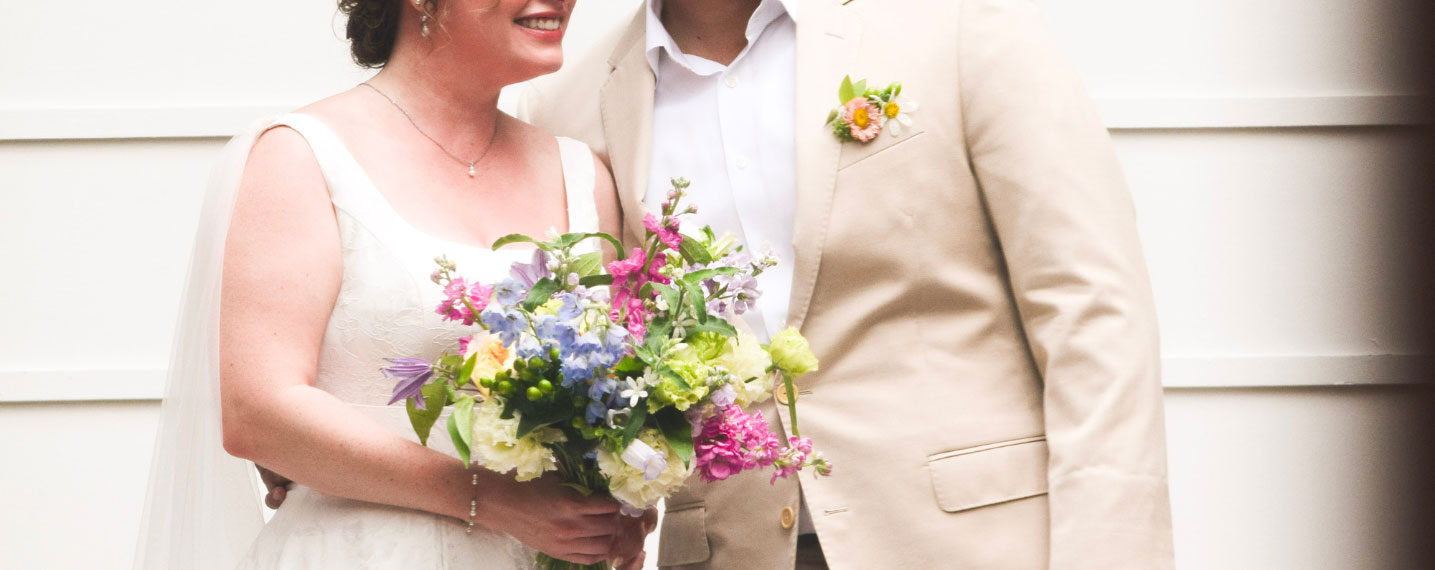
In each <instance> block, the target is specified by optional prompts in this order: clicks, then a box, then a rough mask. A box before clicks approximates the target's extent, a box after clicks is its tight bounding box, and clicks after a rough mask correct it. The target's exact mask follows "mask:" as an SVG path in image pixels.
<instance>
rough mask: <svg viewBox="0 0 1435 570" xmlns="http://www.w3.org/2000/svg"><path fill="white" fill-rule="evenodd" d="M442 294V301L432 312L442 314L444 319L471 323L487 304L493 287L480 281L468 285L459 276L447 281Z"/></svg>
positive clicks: (475, 320) (476, 319)
mask: <svg viewBox="0 0 1435 570" xmlns="http://www.w3.org/2000/svg"><path fill="white" fill-rule="evenodd" d="M443 295H444V300H443V302H441V303H439V305H438V309H437V310H435V311H434V312H435V313H438V314H440V315H443V318H444V320H448V321H462V322H463V324H465V325H473V324H474V323H475V322H477V321H478V313H480V312H483V309H484V307H487V306H488V300H489V299H490V298H492V297H493V289H492V288H490V287H485V286H484V285H483V284H481V283H474V284H472V285H469V284H468V283H466V282H464V280H463V278H462V277H459V278H456V279H454V280H453V281H449V283H448V285H447V286H445V287H444V288H443Z"/></svg>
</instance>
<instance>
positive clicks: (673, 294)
mask: <svg viewBox="0 0 1435 570" xmlns="http://www.w3.org/2000/svg"><path fill="white" fill-rule="evenodd" d="M648 284H649V285H652V286H653V290H654V291H657V292H658V294H659V295H662V297H663V301H665V302H667V304H668V310H669V311H676V310H678V305H679V304H681V303H682V302H683V299H682V296H681V295H679V294H678V290H677V288H675V287H673V286H671V285H664V284H662V283H655V282H652V281H649V282H648Z"/></svg>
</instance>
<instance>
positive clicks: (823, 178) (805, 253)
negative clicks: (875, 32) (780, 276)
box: [787, 0, 862, 328]
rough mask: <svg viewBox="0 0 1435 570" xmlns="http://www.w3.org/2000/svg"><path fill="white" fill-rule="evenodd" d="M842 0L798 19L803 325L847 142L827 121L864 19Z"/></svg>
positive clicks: (797, 295)
mask: <svg viewBox="0 0 1435 570" xmlns="http://www.w3.org/2000/svg"><path fill="white" fill-rule="evenodd" d="M842 4H845V2H843V1H842V0H807V1H805V2H803V3H802V8H801V10H802V11H801V12H800V14H799V15H798V21H797V78H796V82H797V85H796V87H797V88H796V96H797V101H796V109H795V112H794V114H793V115H794V121H796V125H795V126H794V129H793V132H794V134H795V139H796V140H795V143H796V145H797V212H796V215H795V216H794V220H793V223H794V228H793V237H792V241H793V250H794V258H795V259H793V261H792V262H793V271H792V297H791V300H790V302H789V304H788V314H787V323H788V325H790V326H794V327H798V328H801V327H802V323H803V321H804V320H805V319H806V316H807V309H808V305H809V303H810V302H811V301H812V288H813V286H814V285H815V284H816V282H817V270H818V266H819V265H820V264H821V261H822V246H823V244H824V243H825V242H826V240H827V220H828V212H829V211H830V210H831V208H832V195H833V190H834V188H835V186H836V181H837V164H838V159H839V158H840V156H841V154H842V143H841V142H839V141H838V140H837V138H836V137H834V136H832V130H831V129H829V128H827V127H826V126H825V125H824V124H823V121H824V120H826V118H827V114H828V112H830V111H831V110H832V109H833V108H835V107H837V104H838V101H837V87H838V86H839V85H840V84H841V83H842V77H843V76H844V75H847V74H848V73H850V72H851V66H852V65H853V64H854V63H855V62H856V58H857V48H858V45H859V43H860V40H861V33H862V28H861V24H860V23H859V22H858V21H857V20H856V18H855V17H853V16H852V15H851V14H849V13H847V12H846V10H845V9H844V8H843V7H842Z"/></svg>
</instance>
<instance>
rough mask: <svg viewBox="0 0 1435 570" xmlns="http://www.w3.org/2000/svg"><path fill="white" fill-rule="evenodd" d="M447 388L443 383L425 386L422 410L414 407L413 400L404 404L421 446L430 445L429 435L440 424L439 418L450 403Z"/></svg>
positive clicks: (410, 399)
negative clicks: (434, 426)
mask: <svg viewBox="0 0 1435 570" xmlns="http://www.w3.org/2000/svg"><path fill="white" fill-rule="evenodd" d="M447 388H448V387H447V386H445V385H444V384H443V383H442V382H435V383H433V384H425V385H424V387H423V395H424V409H422V410H420V409H418V408H417V407H415V406H414V400H413V398H409V399H408V400H407V401H406V402H404V408H406V409H407V410H408V412H409V423H410V424H412V425H413V426H414V433H415V434H417V435H418V436H419V443H421V444H424V445H428V444H429V433H430V432H432V431H433V425H434V424H436V423H438V417H439V416H440V415H442V414H443V407H444V405H445V404H447V403H448V389H447Z"/></svg>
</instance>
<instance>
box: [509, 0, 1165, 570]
mask: <svg viewBox="0 0 1435 570" xmlns="http://www.w3.org/2000/svg"><path fill="white" fill-rule="evenodd" d="M767 1H768V2H776V1H777V0H767ZM679 2H685V3H701V2H712V0H667V3H669V4H676V3H679ZM655 4H656V5H657V6H659V9H661V8H660V7H661V3H652V2H649V3H645V5H644V8H643V9H644V10H649V9H651V7H652V6H653V5H655ZM717 4H722V5H723V6H722V7H716V8H714V9H738V8H734V7H733V6H738V5H747V4H754V5H755V4H756V2H752V3H749V2H718V3H717ZM783 4H785V5H787V7H788V9H789V10H790V11H792V12H794V14H793V20H794V21H795V22H796V34H795V53H796V56H795V57H796V66H795V69H796V73H795V76H794V77H793V82H794V86H795V92H796V97H795V101H794V102H791V103H792V104H794V105H795V107H794V112H793V116H794V118H795V119H794V124H793V125H792V128H793V144H794V145H795V156H796V157H797V159H796V165H795V166H796V185H795V186H796V212H795V215H794V219H793V222H792V223H793V226H794V233H793V235H794V236H795V237H794V240H793V242H794V243H793V246H794V250H795V260H794V275H793V279H792V295H791V297H790V310H789V312H788V318H787V321H788V324H790V325H794V326H800V327H801V329H802V332H803V333H804V334H805V335H806V336H807V337H808V338H809V339H810V340H811V342H812V346H813V348H814V350H815V351H816V352H817V354H818V356H819V357H820V358H821V359H822V366H823V368H822V370H821V371H820V372H818V373H814V374H812V375H810V376H809V377H807V378H804V380H803V382H802V383H801V385H800V388H801V390H802V393H803V396H802V422H803V424H802V427H803V433H804V435H810V436H812V437H813V438H814V439H816V440H819V441H822V442H823V445H824V450H825V451H826V452H827V453H828V454H829V456H830V457H831V459H832V460H833V461H834V463H835V464H836V465H837V472H836V473H835V474H834V476H833V477H830V478H825V479H817V480H814V479H803V480H802V481H801V483H800V487H799V483H798V482H797V481H778V482H777V484H775V485H769V483H768V480H767V478H766V477H763V476H752V475H745V476H738V477H734V478H733V479H730V480H728V481H724V482H721V483H717V484H712V485H701V486H693V487H691V488H690V489H688V490H686V491H684V492H682V493H680V494H679V495H677V496H674V497H673V498H671V499H670V500H669V501H668V509H669V511H668V516H667V517H666V519H665V522H664V528H663V531H662V545H661V547H660V552H659V559H658V561H659V564H660V565H662V566H664V567H684V568H791V567H792V566H793V564H794V556H795V553H796V552H797V550H798V545H799V544H810V543H812V542H815V541H808V540H803V541H799V528H798V526H797V525H794V524H793V522H794V521H793V518H794V517H793V516H792V513H793V512H794V510H795V509H800V508H803V505H805V506H806V507H807V508H808V509H809V510H808V514H810V516H811V519H812V523H813V529H814V530H815V535H816V536H817V537H818V538H819V539H820V549H821V552H822V553H823V554H824V555H825V557H826V560H827V565H828V566H830V567H832V568H842V569H847V568H968V567H970V568H1000V569H1036V568H1054V569H1062V570H1065V569H1078V568H1080V569H1106V568H1131V569H1138V568H1139V569H1151V568H1169V567H1170V566H1171V564H1172V558H1171V536H1170V514H1169V506H1168V497H1167V482H1166V461H1165V449H1164V445H1165V444H1164V422H1163V415H1162V406H1161V397H1162V396H1161V385H1160V378H1159V348H1158V343H1157V331H1156V321H1155V316H1154V310H1153V303H1152V298H1151V291H1150V288H1149V285H1148V280H1147V276H1146V268H1145V264H1144V261H1143V257H1142V252H1141V248H1140V245H1139V243H1138V240H1137V235H1136V227H1135V221H1134V215H1133V206H1132V203H1131V199H1130V196H1129V193H1128V191H1127V188H1126V184H1125V182H1124V180H1123V177H1122V174H1121V171H1120V168H1119V165H1118V164H1117V161H1116V158H1115V155H1114V152H1113V150H1112V147H1111V144H1110V141H1109V139H1108V136H1107V133H1106V131H1105V129H1104V128H1103V126H1102V124H1101V122H1100V120H1099V118H1098V117H1097V115H1096V114H1095V112H1094V110H1093V108H1092V105H1091V103H1090V101H1089V100H1088V99H1087V96H1086V94H1085V93H1084V90H1083V89H1082V87H1081V86H1080V84H1079V81H1078V80H1077V78H1076V76H1075V75H1074V73H1073V72H1072V71H1071V70H1070V69H1069V67H1068V66H1067V64H1066V63H1065V62H1064V60H1063V59H1062V58H1061V57H1059V56H1058V55H1057V50H1056V49H1055V48H1054V47H1053V45H1052V42H1051V40H1050V39H1049V38H1048V36H1047V35H1046V32H1045V31H1044V29H1043V27H1042V25H1041V23H1040V17H1039V14H1038V13H1037V10H1036V9H1035V7H1034V6H1033V5H1032V4H1031V3H1030V2H1029V1H1027V0H955V1H954V0H911V1H905V2H894V1H891V0H880V1H879V0H848V1H842V0H804V1H803V2H801V5H800V9H798V8H796V3H792V2H784V3H783ZM710 7H711V6H710ZM751 8H752V6H748V9H751ZM645 14H646V12H643V13H640V14H638V15H637V17H636V18H635V19H634V20H633V21H632V23H631V24H630V25H629V26H628V27H627V28H626V29H624V30H621V31H619V32H617V33H615V34H614V35H613V37H612V39H611V41H609V42H607V43H606V44H604V46H603V47H601V48H600V49H598V50H595V52H594V53H592V54H591V57H589V58H587V59H586V60H584V59H578V60H575V61H571V62H570V63H569V65H568V66H567V67H566V68H565V70H564V71H563V72H560V74H559V75H558V76H555V77H553V78H549V79H546V80H542V81H540V82H538V84H537V85H536V86H535V87H534V89H533V90H532V91H531V92H530V94H529V96H528V98H527V99H526V100H525V106H524V108H525V110H526V113H527V114H528V115H529V118H530V119H531V120H533V121H534V122H535V124H537V125H539V126H542V127H544V128H547V129H548V130H551V131H553V132H556V133H560V134H565V135H569V136H575V137H578V138H581V139H583V140H584V141H585V142H588V143H589V144H590V145H591V146H593V147H594V148H595V149H596V150H598V151H599V152H600V153H601V154H602V155H603V156H604V157H606V158H607V159H608V160H609V161H610V163H611V166H612V169H613V172H614V174H615V177H616V178H617V182H618V192H619V195H620V199H621V202H622V206H623V208H624V213H625V217H626V218H627V219H628V220H629V221H630V222H632V221H634V220H637V219H639V218H640V217H641V215H642V201H643V196H644V195H645V194H646V193H647V192H652V191H661V190H662V189H661V188H658V189H650V188H647V180H648V178H649V173H648V172H647V167H648V166H647V165H648V161H649V159H650V157H651V155H652V154H653V148H652V145H651V137H652V132H653V130H654V128H653V117H654V113H653V108H654V90H655V87H656V86H657V85H658V84H659V82H660V81H661V78H659V77H655V73H654V71H653V68H652V67H651V66H650V63H649V61H648V59H647V51H646V49H645V41H644V38H645V32H647V33H651V30H646V29H645V25H646V24H645V22H646V21H647V19H646V18H645ZM664 23H665V24H669V28H672V26H671V25H670V23H669V22H667V21H666V20H665V21H664ZM679 47H683V49H685V50H686V49H687V48H686V47H684V46H682V45H681V42H679ZM847 75H850V76H852V77H853V78H854V80H855V79H857V78H864V77H865V78H869V79H871V81H872V83H873V84H874V85H877V84H881V85H886V84H887V83H888V82H891V81H900V82H901V84H902V86H903V88H902V94H903V95H904V96H907V97H909V98H910V99H912V100H915V101H920V103H921V107H920V111H919V112H916V113H913V114H912V115H911V117H910V118H911V119H912V123H911V125H910V126H906V127H904V128H903V129H901V131H900V133H893V132H888V133H884V134H879V135H877V136H876V137H875V138H873V139H872V140H871V141H870V142H857V141H848V142H841V141H839V140H838V139H837V137H834V134H833V129H832V128H831V127H829V126H827V125H825V124H824V118H825V117H827V115H828V113H829V111H830V110H831V109H832V108H833V107H834V106H836V105H837V103H838V102H839V101H838V100H837V98H836V97H835V95H836V94H837V92H838V86H839V84H840V83H841V81H842V79H843V77H844V76H847ZM735 79H736V80H735V81H732V82H730V83H729V84H728V85H729V87H734V88H735V86H736V85H738V84H739V83H738V81H737V80H741V78H740V77H735ZM659 92H661V90H659ZM788 103H789V101H773V102H772V104H774V105H779V104H788ZM658 104H659V105H662V104H664V103H663V102H659V103H658ZM779 127H782V128H786V126H785V125H781V126H779V125H774V126H773V128H779ZM773 154H774V155H776V156H781V155H782V154H783V153H777V152H775V153H773ZM755 159H756V160H762V158H761V157H756V158H755ZM681 174H682V173H671V175H681ZM703 182H704V181H702V180H695V181H694V184H702V183H703ZM775 412H776V410H775V409H774V410H770V411H768V412H765V413H766V414H774V413H775ZM784 415H785V414H784ZM769 417H772V416H769Z"/></svg>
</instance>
